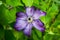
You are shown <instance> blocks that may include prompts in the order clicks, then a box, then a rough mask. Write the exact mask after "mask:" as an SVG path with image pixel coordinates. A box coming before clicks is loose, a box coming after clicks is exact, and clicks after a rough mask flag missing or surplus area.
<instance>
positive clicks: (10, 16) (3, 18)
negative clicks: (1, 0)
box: [0, 5, 16, 24]
mask: <svg viewBox="0 0 60 40" xmlns="http://www.w3.org/2000/svg"><path fill="white" fill-rule="evenodd" d="M15 16H16V8H13V9H11V10H9V9H7V8H6V7H4V6H3V5H2V6H0V23H1V24H8V23H11V22H13V21H15V18H16V17H15Z"/></svg>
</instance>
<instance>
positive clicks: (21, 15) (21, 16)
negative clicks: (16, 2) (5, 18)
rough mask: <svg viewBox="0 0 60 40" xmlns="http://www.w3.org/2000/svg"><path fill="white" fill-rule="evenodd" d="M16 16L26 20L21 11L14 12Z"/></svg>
mask: <svg viewBox="0 0 60 40" xmlns="http://www.w3.org/2000/svg"><path fill="white" fill-rule="evenodd" d="M16 16H17V18H18V17H19V19H22V20H26V19H27V15H26V14H25V13H23V12H18V13H17V14H16Z"/></svg>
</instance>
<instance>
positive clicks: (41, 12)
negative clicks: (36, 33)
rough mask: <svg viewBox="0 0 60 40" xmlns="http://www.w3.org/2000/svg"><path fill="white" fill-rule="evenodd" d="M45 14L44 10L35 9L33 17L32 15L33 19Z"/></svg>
mask: <svg viewBox="0 0 60 40" xmlns="http://www.w3.org/2000/svg"><path fill="white" fill-rule="evenodd" d="M45 15H46V13H45V12H43V11H41V10H36V11H35V13H34V15H33V17H34V19H39V17H41V16H45Z"/></svg>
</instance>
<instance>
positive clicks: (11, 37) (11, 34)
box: [5, 30, 16, 40]
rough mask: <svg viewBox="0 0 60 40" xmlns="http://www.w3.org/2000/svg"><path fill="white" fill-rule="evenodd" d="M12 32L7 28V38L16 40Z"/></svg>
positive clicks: (6, 39)
mask: <svg viewBox="0 0 60 40" xmlns="http://www.w3.org/2000/svg"><path fill="white" fill-rule="evenodd" d="M12 32H13V31H11V30H5V40H16V38H15V37H14V35H13V33H12Z"/></svg>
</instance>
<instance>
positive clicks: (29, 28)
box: [24, 24, 32, 36]
mask: <svg viewBox="0 0 60 40" xmlns="http://www.w3.org/2000/svg"><path fill="white" fill-rule="evenodd" d="M31 29H32V24H28V25H27V27H26V28H25V29H24V34H25V35H27V36H30V35H31Z"/></svg>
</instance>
